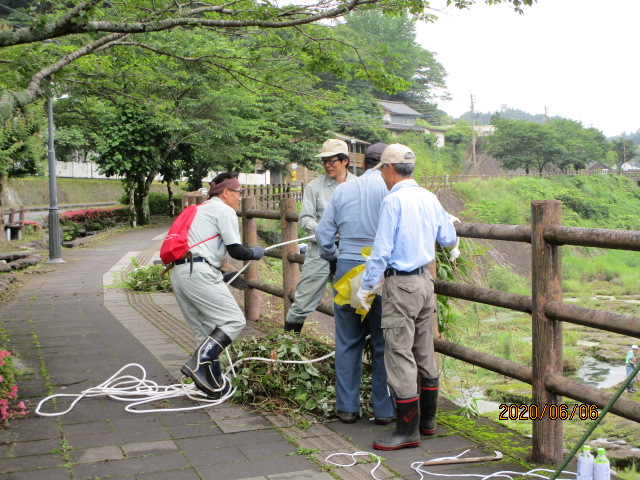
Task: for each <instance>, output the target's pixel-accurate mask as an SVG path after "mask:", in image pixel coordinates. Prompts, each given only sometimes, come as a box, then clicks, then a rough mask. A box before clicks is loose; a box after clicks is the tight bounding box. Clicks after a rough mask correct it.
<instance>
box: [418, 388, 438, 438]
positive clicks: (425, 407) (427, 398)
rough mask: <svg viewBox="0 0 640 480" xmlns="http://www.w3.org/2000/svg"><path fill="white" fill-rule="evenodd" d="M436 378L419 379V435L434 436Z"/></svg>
mask: <svg viewBox="0 0 640 480" xmlns="http://www.w3.org/2000/svg"><path fill="white" fill-rule="evenodd" d="M439 385H440V379H439V378H438V377H432V378H428V377H420V433H422V434H423V435H435V434H436V410H437V409H438V389H439Z"/></svg>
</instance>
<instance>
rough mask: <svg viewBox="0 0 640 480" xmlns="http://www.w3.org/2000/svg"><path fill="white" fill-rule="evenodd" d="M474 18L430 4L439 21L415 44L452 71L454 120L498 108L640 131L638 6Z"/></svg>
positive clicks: (441, 2) (609, 131)
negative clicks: (431, 53) (468, 114)
mask: <svg viewBox="0 0 640 480" xmlns="http://www.w3.org/2000/svg"><path fill="white" fill-rule="evenodd" d="M477 2H478V4H477V5H475V6H472V7H471V8H470V9H469V10H466V11H461V10H458V9H455V8H452V7H446V0H432V1H431V7H433V8H436V9H440V11H438V12H436V13H437V15H438V17H439V18H438V20H436V21H435V23H430V24H427V23H422V22H420V23H419V24H418V25H417V27H416V33H417V41H418V42H419V43H420V44H421V45H422V46H423V47H424V48H425V49H427V50H429V51H431V52H434V53H435V54H436V59H437V60H438V61H439V62H440V63H441V64H442V65H443V66H444V68H445V70H446V71H447V86H448V91H449V93H450V95H451V97H452V100H451V101H448V102H439V105H438V107H439V108H440V109H441V110H444V111H445V112H447V113H448V114H449V115H451V116H453V117H459V116H460V115H462V114H463V113H465V112H467V111H469V110H470V105H471V98H470V95H471V94H473V97H474V104H475V110H476V111H478V112H493V111H497V110H499V109H500V107H501V105H506V106H507V107H508V108H517V109H520V110H524V111H526V112H528V113H531V114H542V113H544V112H545V108H546V110H547V114H548V115H549V116H561V117H564V118H570V119H572V120H578V121H580V122H582V124H583V126H585V127H594V128H597V129H598V130H601V131H602V132H603V133H604V134H605V135H606V136H608V137H611V136H616V135H620V134H621V133H623V132H626V133H634V132H636V131H637V130H638V129H640V75H639V74H640V66H639V63H638V57H637V51H638V21H639V19H640V0H538V3H537V4H534V5H533V6H532V7H527V8H526V9H525V14H524V15H519V14H518V13H516V12H514V11H513V10H512V9H511V8H509V7H508V6H507V5H492V6H488V5H485V4H484V2H483V0H477Z"/></svg>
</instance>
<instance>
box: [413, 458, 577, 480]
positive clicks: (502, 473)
mask: <svg viewBox="0 0 640 480" xmlns="http://www.w3.org/2000/svg"><path fill="white" fill-rule="evenodd" d="M422 463H423V462H413V463H412V464H411V468H412V469H413V470H415V471H416V472H417V473H418V475H420V480H424V475H431V476H434V477H473V478H479V479H480V480H488V479H490V478H507V479H509V480H513V477H512V476H511V475H515V476H517V477H518V478H520V477H534V478H543V479H545V480H549V479H550V478H551V477H548V476H546V475H539V474H538V473H536V472H549V473H554V472H555V470H548V469H546V468H536V469H534V470H529V471H528V472H512V471H510V470H503V471H500V472H495V473H490V474H488V475H483V474H474V473H457V474H446V473H434V472H428V471H427V470H423V469H422V468H420V467H422V466H423V465H422ZM562 473H563V474H565V475H573V476H574V477H576V476H577V473H575V472H569V471H564V470H563V471H562ZM559 480H575V479H574V478H570V479H559Z"/></svg>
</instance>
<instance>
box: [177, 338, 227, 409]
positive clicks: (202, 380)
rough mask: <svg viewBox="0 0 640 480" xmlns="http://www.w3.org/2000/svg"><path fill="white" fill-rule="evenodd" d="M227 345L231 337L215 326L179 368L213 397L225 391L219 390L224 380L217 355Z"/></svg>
mask: <svg viewBox="0 0 640 480" xmlns="http://www.w3.org/2000/svg"><path fill="white" fill-rule="evenodd" d="M229 345H231V339H230V338H229V337H228V336H227V334H226V333H224V332H223V331H222V330H220V329H219V328H216V329H214V330H213V331H212V332H211V333H210V334H209V336H208V337H207V338H205V340H204V341H203V342H202V343H201V344H200V345H199V346H198V348H197V349H196V351H195V352H194V353H193V355H192V356H191V358H190V359H189V360H188V361H187V363H185V364H184V365H183V366H182V368H181V369H180V371H181V372H182V374H183V375H184V376H185V377H189V378H190V379H192V380H193V383H195V384H196V387H198V389H199V390H201V391H202V392H204V393H206V394H207V396H208V397H210V398H213V399H217V398H220V397H221V396H222V395H223V393H225V392H223V391H221V390H220V388H221V387H222V385H223V384H224V382H223V380H222V372H221V371H220V361H219V360H218V357H219V356H220V354H221V353H222V351H223V350H224V349H225V348H227V347H228V346H229ZM216 390H217V391H216Z"/></svg>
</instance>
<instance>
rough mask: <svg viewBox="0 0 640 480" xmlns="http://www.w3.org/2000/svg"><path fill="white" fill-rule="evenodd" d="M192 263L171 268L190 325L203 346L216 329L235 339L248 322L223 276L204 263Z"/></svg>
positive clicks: (177, 292)
mask: <svg viewBox="0 0 640 480" xmlns="http://www.w3.org/2000/svg"><path fill="white" fill-rule="evenodd" d="M189 267H190V265H189V263H188V262H187V263H185V264H183V265H176V266H175V267H173V268H172V269H171V285H172V287H173V293H175V295H176V300H177V301H178V306H179V307H180V310H181V311H182V315H183V316H184V319H185V321H186V322H187V325H189V328H191V331H192V332H193V335H194V336H195V337H196V340H197V342H198V344H200V343H201V342H202V341H203V340H204V339H205V338H207V336H208V335H209V334H210V333H211V331H212V330H214V329H215V328H220V329H221V330H222V331H223V332H224V333H226V334H227V336H228V337H229V338H230V339H231V340H233V339H234V338H236V337H237V336H238V335H239V334H240V332H241V331H242V329H243V328H244V326H245V325H246V323H247V321H246V319H245V318H244V314H243V313H242V310H240V307H239V306H238V304H237V303H236V301H235V299H234V298H233V296H232V295H231V292H230V291H229V287H227V285H226V284H225V283H224V282H223V281H222V274H221V273H220V272H219V271H218V270H216V269H214V268H213V267H212V266H211V265H209V264H208V263H205V262H198V263H194V264H193V273H192V274H191V275H190V274H189Z"/></svg>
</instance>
